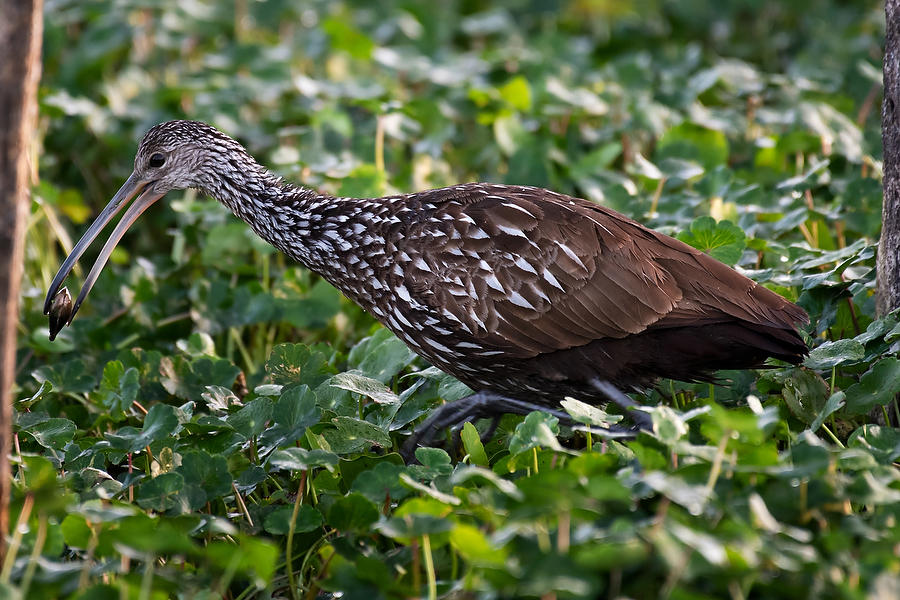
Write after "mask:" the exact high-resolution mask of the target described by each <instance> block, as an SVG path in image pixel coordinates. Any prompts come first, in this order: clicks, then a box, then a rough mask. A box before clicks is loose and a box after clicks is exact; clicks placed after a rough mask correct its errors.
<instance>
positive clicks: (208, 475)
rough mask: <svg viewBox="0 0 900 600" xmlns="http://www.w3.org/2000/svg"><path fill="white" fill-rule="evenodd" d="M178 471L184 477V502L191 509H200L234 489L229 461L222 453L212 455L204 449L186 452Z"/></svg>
mask: <svg viewBox="0 0 900 600" xmlns="http://www.w3.org/2000/svg"><path fill="white" fill-rule="evenodd" d="M176 472H177V473H180V474H181V475H182V477H184V482H185V483H184V494H183V497H184V503H185V505H186V506H188V507H189V508H190V510H198V509H200V508H202V507H203V506H204V505H205V504H206V503H207V502H210V501H212V500H215V499H216V498H219V497H221V496H224V495H225V494H228V493H231V491H232V490H231V482H232V478H231V473H229V472H228V462H227V461H226V460H225V457H224V456H222V455H220V454H216V455H210V454H208V453H206V452H204V451H202V450H190V451H188V452H185V453H184V454H182V457H181V466H180V467H178V469H177V470H176Z"/></svg>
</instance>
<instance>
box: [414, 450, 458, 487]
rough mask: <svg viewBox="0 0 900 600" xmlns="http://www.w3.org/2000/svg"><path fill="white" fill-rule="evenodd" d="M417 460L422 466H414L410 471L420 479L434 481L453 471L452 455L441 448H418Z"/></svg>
mask: <svg viewBox="0 0 900 600" xmlns="http://www.w3.org/2000/svg"><path fill="white" fill-rule="evenodd" d="M416 460H418V461H419V462H420V463H422V464H421V465H412V466H411V467H410V471H412V472H413V473H414V474H415V476H416V477H418V478H420V479H428V480H432V479H435V478H437V477H442V476H444V475H449V474H450V473H451V472H452V471H453V465H452V464H451V461H450V455H449V454H447V453H446V452H445V451H444V450H441V449H440V448H416Z"/></svg>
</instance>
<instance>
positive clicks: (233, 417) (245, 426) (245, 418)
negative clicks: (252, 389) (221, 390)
mask: <svg viewBox="0 0 900 600" xmlns="http://www.w3.org/2000/svg"><path fill="white" fill-rule="evenodd" d="M274 406H275V404H274V402H272V400H271V399H269V398H256V399H255V400H251V401H250V402H248V403H247V404H245V405H244V406H243V407H242V408H241V409H240V410H239V411H237V412H236V413H232V414H230V415H228V417H227V418H226V419H225V421H226V422H227V423H228V424H229V425H231V426H232V427H234V430H235V431H237V432H238V433H240V434H241V435H243V436H244V437H245V438H247V439H250V438H251V437H254V436H257V435H259V434H260V433H262V432H263V431H265V429H266V427H267V426H268V424H269V420H270V419H271V418H272V411H273V410H274Z"/></svg>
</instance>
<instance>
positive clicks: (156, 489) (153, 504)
mask: <svg viewBox="0 0 900 600" xmlns="http://www.w3.org/2000/svg"><path fill="white" fill-rule="evenodd" d="M183 489H184V477H182V476H181V474H180V473H163V474H162V475H158V476H156V477H154V478H153V479H150V480H147V481H145V482H144V483H142V484H141V485H140V487H138V489H137V498H136V500H137V503H138V504H139V505H140V506H141V508H145V509H149V510H155V511H159V512H163V511H167V510H169V509H170V508H173V507H174V506H176V505H177V504H179V502H180V499H179V496H180V495H181V491H182V490H183Z"/></svg>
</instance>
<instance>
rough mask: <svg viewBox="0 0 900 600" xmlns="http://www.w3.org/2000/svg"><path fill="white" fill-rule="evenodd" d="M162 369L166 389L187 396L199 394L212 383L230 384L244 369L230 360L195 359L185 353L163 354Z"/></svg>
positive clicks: (198, 396)
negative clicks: (173, 355)
mask: <svg viewBox="0 0 900 600" xmlns="http://www.w3.org/2000/svg"><path fill="white" fill-rule="evenodd" d="M160 371H161V372H162V377H161V379H160V383H162V385H163V387H164V388H166V391H167V392H169V393H170V394H172V395H173V396H177V397H179V398H183V399H184V400H196V399H198V398H200V397H201V396H202V395H203V392H205V391H206V387H207V386H209V385H219V386H222V387H225V388H231V386H233V385H234V380H235V379H236V378H237V376H238V374H239V373H240V372H241V370H240V369H238V368H237V367H236V366H235V365H234V364H233V363H232V362H231V361H229V360H226V359H224V358H209V357H205V356H204V357H201V358H197V359H193V360H191V359H190V358H186V357H184V356H178V357H175V358H171V357H163V359H162V361H161V362H160Z"/></svg>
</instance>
